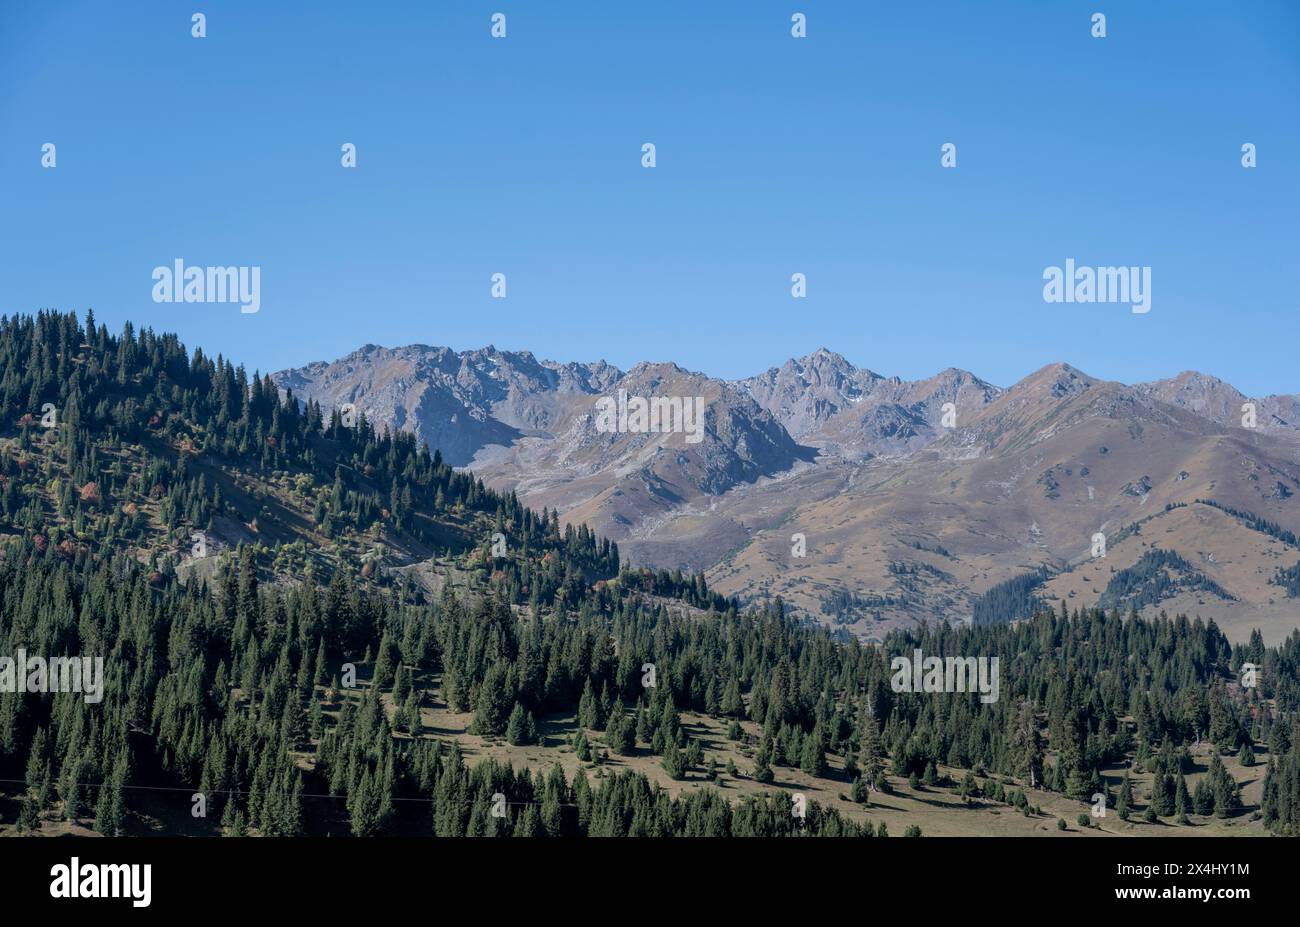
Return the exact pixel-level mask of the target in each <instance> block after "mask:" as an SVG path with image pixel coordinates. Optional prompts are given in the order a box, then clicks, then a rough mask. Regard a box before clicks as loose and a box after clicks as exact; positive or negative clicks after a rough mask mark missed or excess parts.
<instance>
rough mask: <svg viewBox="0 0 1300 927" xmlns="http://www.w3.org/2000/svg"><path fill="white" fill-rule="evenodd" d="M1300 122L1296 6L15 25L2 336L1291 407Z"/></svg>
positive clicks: (568, 11)
mask: <svg viewBox="0 0 1300 927" xmlns="http://www.w3.org/2000/svg"><path fill="white" fill-rule="evenodd" d="M195 11H201V12H204V13H205V14H206V15H207V32H208V35H207V37H206V38H202V39H196V38H193V37H191V34H190V32H191V22H190V16H191V14H192V13H193V12H195ZM497 11H500V12H504V13H505V14H506V17H507V20H506V23H507V36H506V38H504V39H493V38H492V37H491V36H490V34H489V30H490V26H491V23H490V17H491V15H492V14H493V13H494V12H497ZM795 11H801V12H804V13H805V14H806V15H807V32H808V35H807V38H804V39H795V38H792V37H791V35H790V28H791V14H792V13H793V12H795ZM1094 11H1101V12H1104V13H1105V14H1106V15H1107V24H1106V25H1107V33H1108V34H1107V36H1106V37H1105V38H1104V39H1097V38H1093V37H1092V35H1091V28H1092V27H1091V21H1090V17H1091V14H1092V13H1093V12H1094ZM1298 117H1300V3H1296V2H1294V0H1276V2H1266V0H1251V2H1248V3H1243V2H1237V0H1233V2H1223V3H1206V2H1194V0H1168V2H1164V0H1150V2H1140V3H1139V2H1135V0H1088V2H1070V0H1024V2H1009V0H1008V2H988V3H984V2H980V3H975V2H951V3H927V2H921V0H917V2H911V0H909V2H897V3H886V2H865V0H862V2H859V0H853V2H849V0H844V2H830V0H788V2H777V3H774V2H767V0H735V2H725V0H723V2H708V3H703V2H697V0H691V2H667V0H666V2H653V3H634V2H621V0H620V2H613V0H601V2H582V0H550V2H538V0H527V2H521V0H488V2H478V0H462V2H439V0H422V2H403V3H398V2H383V0H373V2H348V3H342V2H327V0H312V2H275V3H271V2H262V0H259V2H234V0H212V2H206V0H194V2H191V3H188V4H182V3H176V2H148V0H132V2H129V3H127V2H120V3H104V2H99V0H95V2H83V3H71V2H56V0H51V2H41V3H22V4H19V3H3V4H0V236H2V237H0V312H3V313H15V312H33V311H36V310H38V309H40V308H47V307H49V308H59V309H64V310H67V309H75V310H76V311H78V312H79V313H84V312H85V310H86V309H87V308H93V309H94V311H95V314H96V316H97V317H98V318H99V319H100V320H101V321H104V322H106V323H108V324H109V325H110V327H111V328H112V329H113V330H115V331H116V330H118V329H120V327H121V324H122V323H123V322H124V321H126V320H131V321H132V322H134V323H135V324H137V325H148V326H152V327H153V328H154V329H155V330H167V331H176V332H179V333H180V335H181V337H182V339H183V340H184V341H185V342H186V344H187V345H189V346H190V347H191V348H193V347H195V346H196V345H198V346H202V347H203V348H204V349H205V350H208V351H211V352H213V353H215V352H217V351H221V352H224V353H226V354H227V355H228V356H231V357H232V358H233V359H235V360H236V361H242V362H243V363H244V364H246V365H247V366H248V367H249V368H250V369H253V368H258V369H261V370H263V371H267V370H276V369H280V368H283V367H288V366H296V365H300V364H303V363H306V362H308V361H312V360H327V359H333V358H335V357H338V356H340V355H342V354H345V353H347V352H349V351H351V350H353V349H355V348H356V347H358V346H360V345H362V344H365V343H372V342H373V343H379V344H385V345H399V344H409V343H425V344H438V345H442V344H445V345H450V346H451V347H454V348H457V349H463V348H471V347H479V346H482V345H486V344H489V343H491V344H495V345H496V346H497V347H499V348H513V349H528V350H532V351H533V352H534V353H536V354H537V355H539V356H540V357H546V358H553V359H556V360H596V359H599V358H603V359H605V360H608V361H609V362H611V363H614V364H617V365H619V366H621V367H625V368H626V367H629V366H631V365H632V364H634V363H635V362H637V361H639V360H674V361H677V362H678V363H680V364H682V365H683V366H686V367H688V368H691V369H695V370H702V371H704V372H706V373H710V374H713V375H716V376H724V377H739V376H745V375H749V374H752V373H757V372H759V371H761V370H764V369H766V368H767V367H769V366H773V365H777V364H780V363H781V362H782V361H783V360H784V359H786V358H788V357H791V356H797V355H801V354H805V353H808V352H810V351H812V350H814V349H816V348H818V347H821V346H826V347H829V348H831V349H833V350H837V351H839V352H840V353H842V354H844V355H845V356H846V357H847V358H849V360H851V361H853V362H854V363H856V364H859V365H862V366H866V367H870V368H871V369H873V370H876V371H878V372H880V373H883V374H887V375H889V374H897V375H900V376H903V377H908V378H913V377H920V376H927V375H930V374H932V373H934V372H936V371H938V370H940V369H942V368H944V367H949V366H956V367H963V368H967V369H970V370H972V371H974V372H975V373H977V374H979V375H980V376H983V377H985V378H986V379H989V380H991V381H993V382H995V383H997V384H999V385H1007V384H1009V383H1011V382H1014V381H1015V380H1017V379H1019V378H1020V377H1022V376H1024V375H1025V374H1027V373H1029V372H1030V371H1032V370H1034V369H1036V368H1038V367H1040V366H1042V365H1043V364H1046V363H1050V362H1052V361H1057V360H1065V361H1068V362H1070V363H1072V364H1074V365H1075V366H1077V367H1080V368H1082V369H1083V370H1085V371H1087V372H1089V373H1091V374H1093V375H1094V376H1102V377H1108V378H1114V379H1119V380H1124V381H1126V382H1133V381H1137V380H1144V379H1152V378H1156V377H1161V376H1169V375H1173V374H1175V373H1177V372H1179V371H1181V370H1185V369H1197V370H1202V371H1204V372H1207V373H1212V374H1214V375H1217V376H1220V377H1222V378H1224V379H1225V380H1228V381H1230V382H1232V383H1233V384H1234V385H1236V386H1238V387H1239V388H1240V389H1242V390H1243V391H1245V392H1247V393H1248V394H1251V395H1260V394H1263V393H1267V392H1298V391H1300V364H1298V363H1297V361H1296V357H1297V353H1298V350H1297V349H1298V347H1300V345H1298V339H1297V335H1300V324H1297V323H1298V321H1300V258H1298V256H1297V245H1298V244H1300V234H1298V233H1297V221H1300V118H1298ZM46 142H53V143H55V144H56V146H57V167H55V168H53V169H48V168H43V167H42V166H41V163H40V162H41V146H42V145H43V144H44V143H46ZM345 142H352V143H354V144H355V145H356V146H357V161H358V166H357V168H356V169H345V168H343V167H342V166H341V165H340V146H341V145H342V144H343V143H345ZM645 142H653V143H654V144H655V145H656V148H657V161H658V163H657V166H656V167H655V168H653V169H646V168H643V167H642V166H641V146H642V144H643V143H645ZM945 142H952V143H955V144H956V146H957V167H956V168H954V169H944V168H942V167H940V163H939V162H940V146H941V145H943V144H944V143H945ZM1246 142H1251V143H1254V144H1255V145H1256V146H1257V151H1258V167H1257V168H1255V169H1246V168H1243V167H1242V166H1241V146H1242V144H1243V143H1246ZM177 258H181V259H183V260H184V261H185V262H186V263H187V264H191V265H256V266H259V267H260V268H261V275H262V277H261V301H262V307H261V311H260V312H258V313H256V314H241V313H240V312H239V309H238V307H237V306H233V305H226V304H159V303H155V302H153V300H152V298H151V293H152V287H153V281H152V278H151V274H152V270H153V268H154V267H155V266H157V265H170V264H171V263H172V262H173V261H174V260H175V259H177ZM1067 258H1073V259H1074V260H1075V261H1076V262H1077V263H1079V264H1090V265H1112V264H1123V265H1146V266H1150V267H1151V268H1152V304H1151V305H1152V308H1151V311H1150V312H1149V313H1148V314H1146V315H1135V314H1133V313H1131V312H1130V311H1129V309H1128V307H1127V306H1123V305H1108V304H1078V303H1073V304H1049V303H1045V302H1044V300H1043V297H1042V290H1043V279H1042V274H1043V270H1044V268H1046V267H1048V266H1049V265H1062V264H1064V262H1065V260H1066V259H1067ZM496 272H503V273H505V274H506V275H507V285H508V298H507V299H505V300H498V299H492V298H491V296H490V292H489V290H490V277H491V275H492V274H493V273H496ZM795 272H801V273H804V274H806V275H807V280H808V297H807V298H806V299H803V300H794V299H792V298H791V296H790V275H791V274H792V273H795Z"/></svg>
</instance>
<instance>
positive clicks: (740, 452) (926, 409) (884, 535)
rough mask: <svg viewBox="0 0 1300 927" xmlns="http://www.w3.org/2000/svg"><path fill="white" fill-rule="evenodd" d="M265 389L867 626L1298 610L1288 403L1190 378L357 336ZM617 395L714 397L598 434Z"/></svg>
mask: <svg viewBox="0 0 1300 927" xmlns="http://www.w3.org/2000/svg"><path fill="white" fill-rule="evenodd" d="M274 379H275V380H276V382H277V383H278V384H279V385H280V386H281V388H292V389H293V391H294V394H295V395H297V396H299V397H300V398H303V399H306V398H314V399H316V400H317V401H319V402H320V403H321V404H322V405H323V406H324V407H326V409H330V408H334V407H337V406H339V405H341V404H343V403H353V404H354V405H355V406H356V408H357V410H358V411H360V412H364V413H365V414H366V415H367V417H369V418H370V419H371V420H372V421H376V422H377V423H380V424H383V425H388V426H390V427H394V428H404V429H408V430H411V431H413V432H415V433H416V434H417V435H418V436H419V437H421V438H422V439H424V440H426V441H428V442H429V443H430V445H431V446H434V447H437V448H439V449H441V451H442V453H443V455H444V457H445V458H446V459H447V460H448V461H449V462H451V463H453V464H456V465H463V466H469V467H471V468H472V469H473V470H474V471H475V472H476V473H478V474H479V475H480V476H482V477H483V478H484V479H485V480H486V481H487V482H488V483H489V485H491V486H493V487H495V488H502V489H505V488H509V489H514V490H516V491H517V492H518V493H519V495H520V497H521V499H522V500H523V501H524V502H525V503H527V504H529V505H531V506H535V507H539V508H540V507H542V506H547V507H552V508H558V509H559V511H560V512H561V513H562V516H563V517H564V518H565V519H568V520H572V521H583V522H586V523H588V524H589V525H591V526H592V527H594V528H595V529H596V530H598V531H599V532H601V533H603V534H607V535H609V536H610V537H612V538H613V539H615V540H617V541H618V542H619V545H620V547H621V549H622V550H623V551H624V552H625V553H626V554H627V556H628V557H629V559H631V560H632V561H633V562H639V563H643V564H648V565H653V566H660V567H667V568H676V567H682V568H688V569H702V570H707V571H708V575H709V579H710V582H711V583H713V584H714V586H715V587H716V588H717V589H718V590H719V591H722V592H724V593H726V594H729V595H736V596H739V597H740V598H741V599H742V600H752V599H760V598H764V597H770V596H776V595H780V596H782V597H784V598H785V599H786V601H787V602H788V603H790V604H791V605H792V606H793V607H795V608H797V609H800V610H801V611H803V612H805V613H807V614H808V615H809V616H811V617H814V618H817V619H818V620H822V621H827V622H834V623H838V624H842V625H844V626H845V627H846V628H848V629H849V630H851V631H853V632H854V633H858V634H861V635H863V636H866V637H874V636H877V635H879V634H880V633H882V632H883V631H884V630H886V629H887V628H889V627H891V626H895V625H899V624H906V623H911V622H915V621H920V620H934V619H937V618H946V619H949V620H970V619H972V618H973V617H974V616H976V615H983V616H988V615H994V616H997V617H998V618H999V619H1002V618H1005V617H1007V616H1009V615H1010V616H1014V614H1015V612H1016V610H1017V608H1022V609H1023V608H1024V607H1026V606H1025V604H1024V603H1027V602H1031V601H1041V602H1048V603H1059V602H1061V601H1065V602H1067V603H1074V604H1085V603H1092V602H1095V601H1098V600H1105V601H1106V602H1107V603H1108V604H1110V605H1113V606H1114V607H1119V608H1122V609H1124V610H1128V609H1129V608H1134V607H1136V608H1138V609H1139V610H1140V611H1150V612H1157V611H1159V610H1160V609H1162V608H1163V609H1167V610H1169V611H1171V612H1172V611H1175V610H1182V611H1187V612H1189V613H1196V614H1202V615H1203V616H1205V617H1207V618H1209V617H1213V618H1214V619H1215V620H1217V621H1218V622H1219V623H1220V624H1221V625H1223V626H1225V627H1226V628H1228V629H1230V631H1232V632H1234V633H1235V632H1237V631H1240V632H1241V634H1242V635H1244V634H1248V633H1249V629H1250V628H1251V627H1255V626H1258V627H1261V628H1262V629H1264V631H1265V636H1266V638H1268V639H1270V640H1278V639H1281V638H1282V637H1284V636H1285V635H1286V634H1287V633H1288V632H1289V631H1291V630H1292V629H1293V628H1295V626H1296V623H1297V622H1296V618H1295V615H1296V613H1297V611H1298V609H1297V606H1300V600H1296V599H1293V598H1291V597H1289V596H1288V595H1287V591H1286V588H1285V587H1284V586H1283V585H1279V583H1278V570H1279V568H1287V567H1290V566H1292V565H1293V564H1295V563H1297V562H1300V546H1297V543H1296V536H1297V535H1300V397H1297V396H1268V397H1260V398H1257V399H1251V398H1250V397H1246V396H1244V395H1242V394H1241V393H1240V392H1238V391H1237V390H1236V389H1234V388H1233V387H1232V386H1230V385H1229V384H1227V383H1224V382H1223V381H1221V380H1218V379H1215V378H1214V377H1211V376H1207V375H1204V374H1200V373H1194V372H1189V373H1183V374H1180V375H1178V376H1177V377H1174V378H1171V379H1167V380H1160V381H1156V382H1153V383H1144V384H1136V385H1132V386H1128V385H1124V384H1121V383H1115V382H1109V381H1104V380H1098V379H1096V378H1093V377H1090V376H1088V375H1087V374H1086V373H1084V372H1082V371H1080V370H1078V369H1076V368H1073V367H1071V366H1069V365H1068V364H1053V365H1050V366H1048V367H1045V368H1043V369H1042V370H1039V371H1036V372H1034V373H1032V374H1030V375H1029V376H1027V377H1026V378H1025V379H1023V380H1021V381H1020V382H1018V383H1016V384H1013V385H1012V386H1010V387H1007V388H1000V387H997V386H994V385H992V384H990V383H987V382H985V381H983V380H981V379H980V378H979V377H977V376H975V375H974V374H972V373H969V372H967V371H963V370H956V369H949V370H945V371H942V372H940V373H938V374H936V375H935V376H933V377H930V378H927V379H924V380H916V381H906V380H901V379H899V378H897V377H885V376H881V375H880V374H877V373H874V372H872V371H870V370H867V369H865V368H860V367H856V366H854V365H853V364H851V363H850V362H849V361H847V360H846V359H845V358H844V357H842V356H840V355H838V354H835V353H834V352H832V351H829V350H826V349H821V350H818V351H815V352H813V353H812V354H810V355H808V356H806V357H802V358H795V359H791V360H789V361H787V362H786V363H785V364H783V365H781V366H780V367H775V368H772V369H770V370H768V371H766V372H764V373H762V374H759V375H757V376H753V377H750V378H747V379H744V380H740V381H735V382H730V381H724V380H719V379H715V378H712V377H708V376H707V375H705V374H702V373H696V372H692V371H687V370H683V369H682V368H680V367H678V366H676V365H675V364H671V363H653V364H652V363H643V364H638V365H637V366H636V367H634V368H633V369H632V370H629V371H626V372H624V371H621V370H619V369H617V368H615V367H613V366H611V365H609V364H606V363H604V362H603V361H597V362H594V363H585V364H579V363H568V364H560V363H555V362H551V361H540V360H538V359H536V358H535V357H534V356H533V355H532V354H530V353H528V352H510V351H498V350H497V349H495V348H492V347H488V348H484V349H481V350H477V351H465V352H456V351H452V350H450V349H447V348H435V347H426V346H420V345H413V346H409V347H405V348H396V349H388V348H380V347H376V346H373V345H368V346H366V347H364V348H362V349H360V350H358V351H356V352H354V353H353V354H350V355H348V356H347V357H345V358H341V359H339V360H337V361H334V362H332V363H316V364H311V365H309V366H307V367H303V368H299V369H296V370H288V371H282V372H281V373H278V374H275V375H274ZM620 392H621V393H622V395H624V396H625V397H635V396H640V397H646V398H648V399H649V398H654V397H660V398H665V397H686V398H687V399H689V398H691V397H696V396H699V397H701V398H702V400H703V406H704V410H705V413H704V422H703V427H702V432H701V434H700V435H699V440H698V441H697V440H693V439H690V437H689V436H688V435H686V434H683V433H681V432H680V431H678V432H673V433H644V432H642V433H637V432H633V431H617V430H615V431H609V430H604V431H602V430H601V429H599V428H598V427H597V417H598V405H597V403H598V401H600V400H601V399H602V398H603V397H614V398H616V397H618V396H619V395H620ZM1246 403H1253V404H1254V409H1255V427H1244V426H1243V418H1242V416H1243V408H1242V407H1243V405H1245V404H1246ZM1099 535H1104V537H1105V542H1106V555H1105V557H1094V556H1093V551H1094V550H1095V549H1096V541H1097V536H1099ZM801 549H802V556H800V550H801ZM1153 551H1158V552H1159V553H1152V552H1153ZM1026 578H1028V579H1026ZM1017 603H1020V604H1019V605H1017Z"/></svg>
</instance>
